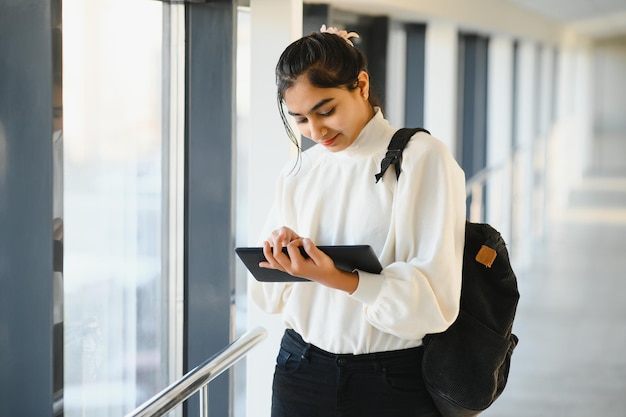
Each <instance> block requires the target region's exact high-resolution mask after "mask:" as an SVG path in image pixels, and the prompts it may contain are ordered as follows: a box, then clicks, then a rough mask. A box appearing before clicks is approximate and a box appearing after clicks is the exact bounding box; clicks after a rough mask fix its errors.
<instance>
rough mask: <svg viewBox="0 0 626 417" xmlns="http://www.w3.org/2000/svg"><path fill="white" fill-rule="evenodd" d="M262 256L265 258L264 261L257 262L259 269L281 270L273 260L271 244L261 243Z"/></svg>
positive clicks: (267, 242) (278, 264) (274, 259)
mask: <svg viewBox="0 0 626 417" xmlns="http://www.w3.org/2000/svg"><path fill="white" fill-rule="evenodd" d="M263 256H265V261H261V262H259V266H260V267H261V268H271V269H280V270H283V269H282V267H281V265H280V263H279V262H278V261H277V260H276V258H274V253H273V251H272V244H271V243H270V242H269V241H267V240H266V241H265V242H263Z"/></svg>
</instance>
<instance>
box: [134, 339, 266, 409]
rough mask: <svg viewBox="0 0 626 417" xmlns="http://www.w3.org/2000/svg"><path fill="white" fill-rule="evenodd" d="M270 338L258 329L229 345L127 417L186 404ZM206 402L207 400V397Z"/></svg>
mask: <svg viewBox="0 0 626 417" xmlns="http://www.w3.org/2000/svg"><path fill="white" fill-rule="evenodd" d="M266 336H267V331H266V330H265V329H264V328H262V327H257V328H256V329H253V330H251V331H249V332H247V333H245V334H243V335H242V336H241V337H240V338H239V339H237V340H236V341H234V342H233V343H231V344H230V345H228V346H227V347H226V348H224V349H223V350H222V351H221V352H219V353H217V354H216V355H214V356H213V357H211V358H209V359H207V360H206V361H204V362H203V363H201V364H200V365H198V366H197V367H196V368H194V369H192V370H191V371H189V372H188V373H186V374H185V375H183V377H182V378H180V379H179V380H178V381H176V382H174V383H172V384H171V385H170V386H168V387H167V388H165V389H164V390H163V391H161V392H159V393H158V394H156V395H155V396H154V397H152V398H150V399H149V400H148V401H146V402H145V403H143V404H142V405H140V406H139V407H137V408H136V409H135V410H134V411H131V412H130V413H129V414H126V416H125V417H159V416H162V415H164V414H165V413H167V412H169V411H170V410H171V409H172V408H174V407H176V406H177V405H179V404H181V403H182V402H184V401H185V400H186V399H187V398H189V397H191V396H192V395H193V394H195V393H196V392H197V391H199V390H201V389H203V388H205V387H206V385H207V384H208V383H209V382H211V381H212V380H213V379H215V378H216V377H217V376H219V375H220V374H221V373H222V372H224V371H225V370H227V369H228V368H230V367H231V366H232V365H234V364H235V362H237V361H238V360H239V359H241V358H242V357H243V356H244V355H245V354H246V353H248V351H249V350H250V349H252V348H253V347H254V346H255V345H257V344H258V343H259V342H261V341H262V340H263V339H265V337H266ZM205 399H206V398H205Z"/></svg>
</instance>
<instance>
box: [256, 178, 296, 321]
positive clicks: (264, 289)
mask: <svg viewBox="0 0 626 417" xmlns="http://www.w3.org/2000/svg"><path fill="white" fill-rule="evenodd" d="M283 193H284V176H283V175H281V176H280V177H279V179H278V181H277V184H276V198H275V201H274V204H273V206H272V208H271V210H270V212H269V215H268V217H267V219H266V221H265V224H264V226H263V228H262V231H261V234H260V236H259V240H258V241H259V245H260V244H261V242H263V241H264V240H266V239H267V238H268V236H269V235H270V233H271V232H272V231H273V230H276V229H277V228H279V227H281V226H282V225H284V224H286V222H285V220H286V219H285V215H284V212H285V209H286V207H285V204H284V203H283V202H284V201H285V199H284V198H282V196H283ZM292 287H293V284H291V283H279V282H259V281H257V280H256V279H254V277H253V276H252V274H248V293H249V294H250V298H251V299H252V301H253V302H254V303H255V304H256V305H257V306H258V307H259V308H260V309H261V310H263V311H265V312H266V313H270V314H276V313H281V312H282V311H283V308H284V306H285V303H286V302H287V299H288V298H289V294H290V292H291V289H292Z"/></svg>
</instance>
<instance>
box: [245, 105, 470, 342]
mask: <svg viewBox="0 0 626 417" xmlns="http://www.w3.org/2000/svg"><path fill="white" fill-rule="evenodd" d="M395 131H396V129H395V128H393V127H392V126H390V125H389V123H388V121H387V120H386V119H385V118H384V116H383V114H382V111H380V109H377V111H376V114H375V115H374V117H373V118H372V119H371V120H370V121H369V122H368V124H367V125H366V126H365V127H364V128H363V130H362V131H361V133H360V134H359V136H358V137H357V139H356V140H355V142H354V143H353V144H351V145H350V146H349V147H348V148H346V149H345V150H343V151H340V152H330V151H328V150H327V149H325V148H324V147H323V146H322V145H315V146H313V147H312V148H310V149H308V150H306V151H305V152H303V153H302V155H301V156H302V160H301V165H300V166H299V168H296V169H293V168H294V165H293V162H290V163H289V164H288V165H287V166H285V168H284V169H283V171H282V173H281V175H280V176H279V179H278V182H277V190H276V200H275V203H274V205H273V207H272V209H271V212H270V214H269V217H268V219H267V222H266V224H265V226H264V229H263V232H262V234H261V240H265V239H267V238H268V237H269V236H270V233H271V232H272V231H273V230H275V229H277V228H279V227H282V226H287V227H289V228H291V229H293V230H294V231H295V232H296V233H297V234H298V235H300V236H302V237H309V238H311V239H312V240H313V242H315V244H317V245H362V244H367V245H370V246H372V247H373V248H374V251H375V252H376V254H377V256H378V258H379V260H380V262H381V264H382V266H383V270H382V272H381V273H380V274H372V273H367V272H363V271H358V274H359V284H358V287H357V289H356V291H355V292H354V293H352V294H348V293H346V292H344V291H340V290H335V289H332V288H329V287H326V286H323V285H320V284H317V283H315V282H290V283H260V282H257V281H255V280H254V279H253V278H250V279H249V292H250V295H251V298H252V300H253V301H254V302H255V303H256V304H257V305H258V306H259V307H260V308H261V309H262V310H264V311H266V312H268V313H280V314H282V318H283V321H284V324H285V326H286V327H287V328H292V329H294V330H295V331H297V332H298V333H299V334H300V335H301V336H302V338H303V339H304V340H305V341H307V342H308V343H312V344H314V345H315V346H317V347H319V348H321V349H324V350H326V351H329V352H333V353H352V354H361V353H371V352H380V351H389V350H397V349H405V348H409V347H414V346H419V345H420V344H421V343H422V338H423V337H424V335H425V334H427V333H436V332H441V331H443V330H445V329H446V328H447V327H448V326H449V325H450V324H452V322H453V321H454V320H455V319H456V317H457V314H458V311H459V299H460V293H461V268H462V258H463V242H464V233H465V217H466V212H465V177H464V173H463V171H462V170H461V168H460V167H459V166H458V164H457V162H456V161H455V159H454V158H453V156H452V154H451V153H450V151H449V150H448V148H447V147H446V146H445V144H444V143H442V142H441V141H439V140H437V139H435V138H434V137H432V136H430V135H429V134H427V133H424V132H420V133H417V134H416V135H415V136H414V137H413V138H411V140H410V141H409V143H408V145H407V146H406V148H405V150H404V152H403V158H402V174H401V175H400V177H399V179H398V180H397V181H396V174H395V169H394V167H390V168H389V169H388V170H387V172H386V173H385V175H384V176H383V178H382V179H381V180H380V181H379V182H378V183H376V180H375V174H376V173H378V172H379V171H380V162H381V160H382V159H383V157H384V156H385V153H386V150H387V145H388V144H389V140H390V139H391V136H392V135H393V133H394V132H395Z"/></svg>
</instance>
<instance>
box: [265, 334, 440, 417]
mask: <svg viewBox="0 0 626 417" xmlns="http://www.w3.org/2000/svg"><path fill="white" fill-rule="evenodd" d="M422 355H423V348H422V347H417V348H412V349H405V350H397V351H391V352H381V353H370V354H364V355H335V354H332V353H329V352H326V351H324V350H322V349H319V348H317V347H315V346H313V345H311V344H308V343H305V342H304V341H303V340H302V338H301V337H300V335H299V334H298V333H296V332H295V331H293V330H291V329H288V330H286V331H285V334H284V335H283V339H282V341H281V346H280V351H279V353H278V357H277V359H276V370H275V372H274V383H273V387H272V389H273V394H272V417H314V416H315V417H440V416H441V415H440V414H439V412H438V411H437V409H436V408H435V405H434V404H433V401H432V399H431V397H430V395H429V394H428V392H427V391H426V388H425V387H424V381H423V379H422V372H421V362H422Z"/></svg>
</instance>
